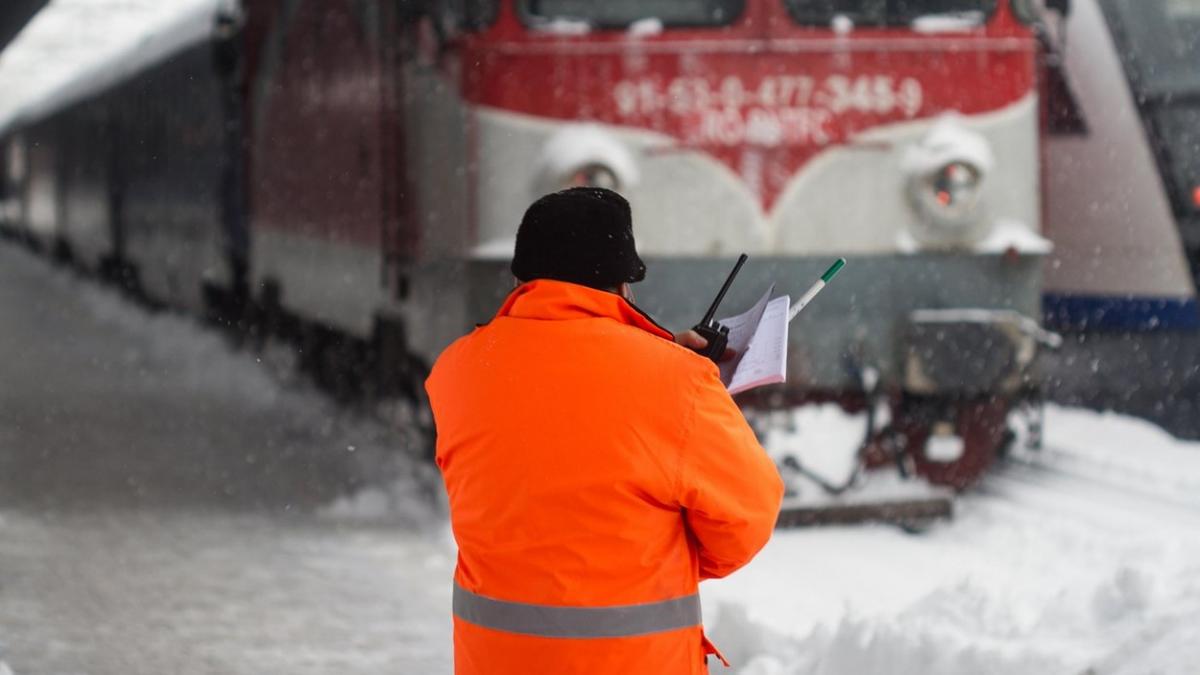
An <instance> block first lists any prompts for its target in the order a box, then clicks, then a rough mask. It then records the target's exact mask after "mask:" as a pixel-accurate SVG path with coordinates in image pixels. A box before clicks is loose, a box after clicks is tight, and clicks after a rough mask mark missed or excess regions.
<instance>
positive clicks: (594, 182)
mask: <svg viewBox="0 0 1200 675" xmlns="http://www.w3.org/2000/svg"><path fill="white" fill-rule="evenodd" d="M582 186H591V187H602V188H608V189H609V190H620V189H621V181H619V180H617V172H616V171H614V170H613V168H612V167H610V166H608V165H607V164H601V163H599V162H592V163H589V164H584V165H583V166H581V167H579V168H577V169H575V170H574V171H568V172H567V174H566V175H565V176H563V180H562V181H561V185H560V186H559V187H564V188H568V187H582Z"/></svg>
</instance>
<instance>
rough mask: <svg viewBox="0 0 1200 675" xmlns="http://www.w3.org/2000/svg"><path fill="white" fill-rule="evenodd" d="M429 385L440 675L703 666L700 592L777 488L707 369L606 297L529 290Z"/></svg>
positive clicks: (541, 284)
mask: <svg viewBox="0 0 1200 675" xmlns="http://www.w3.org/2000/svg"><path fill="white" fill-rule="evenodd" d="M426 388H427V389H428V392H429V397H430V401H431V403H432V406H433V412H434V417H435V421H436V423H437V431H438V447H437V462H438V466H439V467H440V468H441V470H442V476H443V479H444V480H445V483H446V490H447V493H448V495H449V500H450V520H451V525H452V527H453V530H454V536H455V539H456V540H457V542H458V547H459V556H458V567H457V569H456V571H455V578H454V583H455V593H454V658H455V672H456V673H458V674H459V675H475V674H483V673H487V674H488V675H507V674H509V673H514V674H515V673H522V674H526V673H555V674H556V675H558V674H569V673H605V674H606V675H607V674H608V673H625V674H630V675H641V674H644V675H675V674H679V675H685V674H686V675H692V674H696V673H706V672H707V669H706V667H705V665H704V661H705V652H706V651H707V652H712V651H714V650H712V648H711V646H709V645H708V643H707V640H705V639H704V637H703V631H702V629H701V626H700V606H699V597H698V595H697V590H698V583H699V581H700V580H701V579H704V578H711V577H722V576H725V575H727V574H729V573H730V572H732V571H734V570H736V569H737V568H739V567H741V566H742V565H744V564H746V562H748V561H749V560H750V558H751V557H753V556H754V554H755V553H757V552H758V550H759V549H761V548H762V546H763V545H764V544H765V543H766V541H767V539H768V537H769V536H770V534H771V531H772V528H773V527H774V524H775V519H776V516H777V514H778V510H779V503H780V499H781V498H782V495H783V485H782V481H781V480H780V478H779V474H778V473H777V472H776V470H775V466H774V464H773V463H772V462H771V460H770V459H769V458H768V457H767V455H766V453H765V452H764V451H763V449H762V448H761V447H760V446H759V445H758V442H757V441H756V439H755V437H754V434H753V433H752V432H751V430H750V428H749V426H748V425H747V424H746V421H745V418H744V417H743V416H742V414H741V411H740V410H738V408H737V406H736V405H735V404H734V403H733V400H732V399H731V398H730V397H729V395H728V394H727V393H726V391H725V388H724V386H723V385H722V384H721V382H720V380H719V378H718V375H717V369H716V367H715V366H714V365H713V364H712V362H711V361H708V360H707V359H704V358H703V357H700V356H698V355H696V354H695V353H693V352H691V351H689V350H687V349H685V348H683V347H680V346H679V345H676V344H675V343H674V342H673V340H672V336H671V334H670V333H669V332H667V331H665V330H663V329H662V328H661V327H659V326H658V325H656V324H655V323H654V322H653V321H651V320H650V319H648V318H647V317H646V316H645V315H643V314H642V313H641V312H639V311H638V310H637V309H636V308H635V307H633V306H632V305H630V304H629V303H628V302H626V301H625V300H623V299H622V298H621V297H620V296H618V295H616V294H613V293H608V292H604V291H598V290H594V289H590V288H587V287H584V286H578V285H575V284H569V283H564V282H558V281H548V280H538V281H533V282H530V283H527V284H524V285H522V286H520V287H519V288H517V289H516V290H514V291H513V292H512V294H510V295H509V297H508V299H507V300H506V301H505V303H504V305H503V307H501V309H500V311H499V312H498V314H497V315H496V318H495V319H494V320H493V321H492V322H491V323H489V324H487V325H486V326H482V327H480V328H478V329H476V330H475V331H474V332H472V333H471V334H470V335H468V336H466V337H464V338H461V339H460V340H458V341H457V342H455V343H454V344H453V345H451V346H450V347H449V348H448V349H447V350H446V351H445V352H444V353H443V354H442V355H441V356H440V357H439V358H438V360H437V363H436V364H435V365H434V367H433V372H432V374H431V375H430V377H429V380H428V382H427V383H426Z"/></svg>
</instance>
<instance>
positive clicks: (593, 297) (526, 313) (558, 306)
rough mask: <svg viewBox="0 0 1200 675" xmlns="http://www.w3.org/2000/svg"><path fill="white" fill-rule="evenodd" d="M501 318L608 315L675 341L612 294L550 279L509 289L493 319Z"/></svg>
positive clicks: (556, 319) (654, 323)
mask: <svg viewBox="0 0 1200 675" xmlns="http://www.w3.org/2000/svg"><path fill="white" fill-rule="evenodd" d="M501 317H510V318H514V319H537V320H543V321H567V320H571V319H593V318H609V319H613V320H615V321H619V322H621V323H623V324H626V325H628V326H633V327H635V328H640V329H641V330H644V331H646V332H647V333H651V334H653V335H656V336H658V337H660V338H663V339H664V340H670V341H671V342H674V341H675V336H674V334H672V333H671V331H669V330H667V329H666V328H663V327H662V326H660V325H658V323H656V322H655V321H654V319H651V318H650V316H649V315H647V314H646V313H645V312H643V311H642V310H641V309H639V308H638V307H637V306H636V305H634V304H633V303H631V302H629V301H628V300H626V299H625V298H622V297H621V296H619V295H617V294H616V293H610V292H608V291H601V290H598V289H595V288H591V287H588V286H581V285H579V284H572V283H569V282H566V281H555V280H552V279H536V280H534V281H530V282H528V283H524V284H521V285H520V286H518V287H517V288H515V289H513V291H512V293H509V294H508V298H506V299H505V301H504V304H503V305H501V306H500V310H499V311H498V312H496V318H497V319H499V318H501Z"/></svg>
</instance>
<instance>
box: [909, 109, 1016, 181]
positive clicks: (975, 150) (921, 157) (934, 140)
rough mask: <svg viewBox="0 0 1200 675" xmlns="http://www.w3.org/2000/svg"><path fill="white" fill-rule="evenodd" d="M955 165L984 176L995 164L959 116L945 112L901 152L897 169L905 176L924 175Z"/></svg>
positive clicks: (980, 137) (983, 141)
mask: <svg viewBox="0 0 1200 675" xmlns="http://www.w3.org/2000/svg"><path fill="white" fill-rule="evenodd" d="M955 162H962V163H965V164H969V165H971V166H974V167H975V168H976V169H978V170H979V172H980V173H981V174H982V176H983V177H986V176H987V174H988V173H990V172H991V170H992V167H994V166H995V165H996V155H995V153H993V152H992V147H991V146H990V145H989V144H988V141H987V139H986V138H984V137H983V135H982V134H980V133H978V132H975V131H972V130H970V129H968V128H967V127H966V126H965V125H964V124H963V121H962V116H961V115H958V114H957V113H946V114H944V115H942V116H941V117H939V118H938V120H937V121H936V122H934V124H933V127H931V128H930V129H929V131H928V133H926V134H925V135H924V136H922V137H921V139H920V140H919V141H918V142H916V143H914V144H912V145H910V146H909V147H908V148H907V149H906V150H905V152H904V156H903V158H902V159H901V161H900V169H901V170H902V171H903V172H904V174H905V175H906V176H910V177H913V176H924V175H927V174H931V173H934V172H935V171H939V170H941V169H942V167H944V166H946V165H947V164H952V163H955ZM981 181H982V178H981Z"/></svg>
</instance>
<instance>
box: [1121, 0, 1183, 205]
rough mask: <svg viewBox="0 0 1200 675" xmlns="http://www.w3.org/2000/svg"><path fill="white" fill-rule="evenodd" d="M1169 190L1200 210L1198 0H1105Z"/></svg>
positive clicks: (1175, 197) (1176, 198) (1180, 201)
mask: <svg viewBox="0 0 1200 675" xmlns="http://www.w3.org/2000/svg"><path fill="white" fill-rule="evenodd" d="M1103 4H1104V6H1105V9H1106V11H1107V12H1108V15H1109V22H1110V24H1111V26H1112V28H1113V35H1114V37H1115V38H1116V39H1117V40H1118V42H1119V43H1121V46H1122V50H1121V51H1122V54H1124V56H1125V67H1126V70H1127V71H1128V73H1129V78H1130V81H1131V84H1132V86H1133V91H1134V94H1135V95H1136V96H1137V98H1138V104H1139V105H1140V106H1141V108H1142V110H1143V111H1144V113H1145V114H1146V116H1147V120H1146V121H1147V126H1148V127H1149V128H1150V129H1151V130H1152V131H1153V132H1154V134H1155V135H1156V136H1157V141H1158V142H1157V145H1158V148H1157V149H1158V152H1159V156H1160V157H1161V158H1162V160H1163V163H1164V165H1165V166H1164V172H1165V173H1166V174H1167V176H1166V178H1167V180H1168V190H1169V191H1170V192H1171V193H1172V197H1173V200H1172V201H1174V203H1175V205H1176V209H1177V211H1178V212H1181V213H1191V214H1200V0H1105V1H1104V3H1103Z"/></svg>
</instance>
